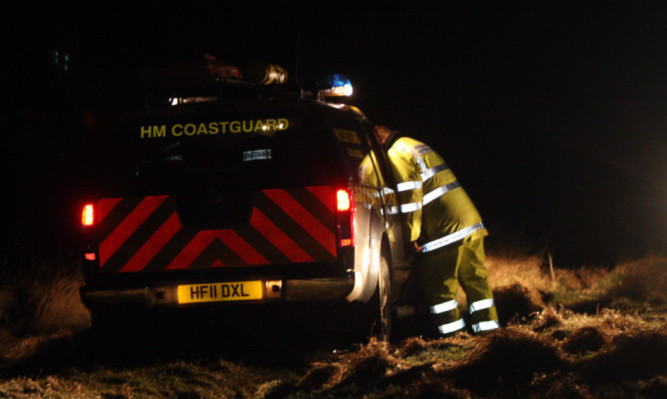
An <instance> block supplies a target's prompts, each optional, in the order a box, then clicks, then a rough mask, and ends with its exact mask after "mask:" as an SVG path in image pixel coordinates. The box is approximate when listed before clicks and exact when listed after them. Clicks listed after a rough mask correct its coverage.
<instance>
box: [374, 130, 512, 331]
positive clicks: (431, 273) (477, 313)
mask: <svg viewBox="0 0 667 399" xmlns="http://www.w3.org/2000/svg"><path fill="white" fill-rule="evenodd" d="M375 134H376V136H377V138H378V141H379V142H380V143H381V144H382V145H383V147H384V149H385V150H386V151H387V155H388V158H389V161H390V164H391V165H390V166H391V169H392V174H393V176H394V179H395V180H396V184H397V186H396V189H397V195H398V202H399V208H400V212H401V214H402V215H403V219H404V224H405V226H406V229H407V231H406V237H405V239H409V240H410V241H411V242H412V243H413V246H414V248H415V250H416V251H417V252H419V254H420V255H419V256H420V257H421V259H420V263H421V266H420V271H419V283H420V285H421V288H422V291H423V293H424V296H425V297H426V300H427V301H428V302H429V305H430V312H431V316H432V318H433V320H434V322H435V324H436V326H437V328H438V331H439V333H440V334H441V335H449V334H453V333H456V332H458V331H460V330H463V329H465V328H466V322H465V320H464V319H463V315H462V312H461V308H460V306H459V304H458V302H457V301H456V293H457V291H458V286H459V283H460V284H461V287H462V288H463V290H464V291H465V294H466V297H467V302H468V310H469V312H470V326H469V327H470V330H471V331H472V332H473V333H480V332H484V331H489V330H493V329H496V328H498V327H499V324H498V313H497V310H496V307H495V305H494V302H493V293H492V291H491V287H490V286H489V280H488V271H487V269H486V267H485V266H484V237H485V236H486V235H488V233H487V231H486V228H485V227H484V224H483V223H482V218H481V217H480V215H479V213H478V212H477V209H476V208H475V206H474V205H473V203H472V201H471V200H470V198H469V197H468V195H467V194H466V192H465V191H464V190H463V188H462V187H461V185H460V184H459V182H458V181H457V180H456V177H455V176H454V174H453V173H452V171H451V170H450V169H449V167H448V166H447V165H446V164H445V162H444V160H443V159H442V157H440V155H438V154H437V153H436V152H435V151H433V149H431V147H429V146H428V145H426V144H424V143H422V142H420V141H417V140H414V139H412V138H409V137H402V136H401V135H400V134H399V133H398V132H396V131H391V130H389V129H388V128H387V127H386V126H382V125H378V126H376V127H375Z"/></svg>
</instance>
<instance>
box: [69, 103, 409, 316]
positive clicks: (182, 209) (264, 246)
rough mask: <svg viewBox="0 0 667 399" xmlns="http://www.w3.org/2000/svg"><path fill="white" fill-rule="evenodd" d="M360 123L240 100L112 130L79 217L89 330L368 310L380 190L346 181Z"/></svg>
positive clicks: (316, 109) (362, 147)
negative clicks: (239, 314)
mask: <svg viewBox="0 0 667 399" xmlns="http://www.w3.org/2000/svg"><path fill="white" fill-rule="evenodd" d="M362 119H363V118H361V116H360V114H358V113H357V112H354V111H352V110H345V109H338V108H336V107H332V106H329V105H325V104H322V103H319V102H315V101H303V100H298V99H295V100H285V101H282V100H281V101H270V100H258V99H256V98H249V99H243V100H237V101H234V102H233V103H226V102H223V101H210V102H195V103H192V104H181V105H179V106H176V107H165V108H162V109H159V110H157V111H152V112H146V113H142V114H138V115H135V116H133V117H130V118H128V119H127V120H126V121H124V123H123V124H121V125H120V127H119V128H118V129H116V130H114V132H113V134H111V135H107V136H106V137H105V138H104V140H103V141H101V142H100V143H98V148H97V149H96V150H95V151H98V152H99V158H98V163H99V165H100V168H99V170H98V177H96V184H95V188H94V189H93V188H92V186H91V189H90V192H91V195H90V198H88V199H87V200H86V201H85V204H83V205H84V206H83V207H82V225H83V226H84V235H85V240H86V242H85V259H86V261H85V275H86V286H85V287H83V288H82V291H81V292H82V298H83V301H84V303H85V304H86V306H88V307H89V309H90V310H91V313H92V315H93V323H94V324H95V323H97V322H101V320H103V319H104V318H105V317H106V316H107V315H109V314H110V312H113V313H114V314H118V312H123V311H126V310H127V311H137V310H151V309H173V308H180V309H188V308H191V309H199V310H201V309H207V308H210V309H211V311H213V309H216V311H220V308H223V311H224V308H225V307H228V306H231V307H233V306H238V305H254V304H265V303H279V302H281V303H282V302H308V301H323V300H347V301H368V300H369V299H370V298H371V296H372V295H373V293H374V292H375V289H376V287H377V281H378V268H377V264H378V263H379V253H380V250H381V249H380V246H381V242H382V237H383V234H384V227H383V226H384V225H385V224H384V221H383V220H384V216H383V213H384V212H383V208H382V206H383V205H382V203H381V201H380V198H381V196H382V190H381V188H379V187H373V186H372V185H368V184H366V183H365V182H362V181H360V178H359V175H360V173H359V168H360V165H361V164H362V163H363V162H364V160H366V163H368V162H369V157H368V154H369V152H370V148H369V141H368V135H369V134H371V133H370V132H371V130H370V127H369V126H368V125H367V124H366V123H365V122H364V121H363V120H362ZM104 154H109V155H110V156H105V155H104ZM371 168H373V166H371ZM372 173H374V174H376V173H378V172H377V171H373V172H372ZM399 227H400V226H399Z"/></svg>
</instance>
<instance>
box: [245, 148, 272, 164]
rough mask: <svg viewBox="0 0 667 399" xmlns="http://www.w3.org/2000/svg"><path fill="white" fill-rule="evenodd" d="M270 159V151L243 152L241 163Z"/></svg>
mask: <svg viewBox="0 0 667 399" xmlns="http://www.w3.org/2000/svg"><path fill="white" fill-rule="evenodd" d="M268 159H271V149H265V150H252V151H244V152H243V162H250V161H261V160H268Z"/></svg>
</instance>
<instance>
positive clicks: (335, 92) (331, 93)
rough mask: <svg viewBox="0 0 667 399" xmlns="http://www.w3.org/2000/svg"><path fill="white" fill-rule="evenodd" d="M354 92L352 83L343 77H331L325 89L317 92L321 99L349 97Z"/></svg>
mask: <svg viewBox="0 0 667 399" xmlns="http://www.w3.org/2000/svg"><path fill="white" fill-rule="evenodd" d="M353 92H354V89H353V88H352V82H350V79H348V78H347V77H345V76H343V75H338V74H336V75H331V77H330V81H329V84H328V85H327V87H326V88H324V89H322V90H320V91H319V94H320V96H321V97H349V96H351V95H352V93H353Z"/></svg>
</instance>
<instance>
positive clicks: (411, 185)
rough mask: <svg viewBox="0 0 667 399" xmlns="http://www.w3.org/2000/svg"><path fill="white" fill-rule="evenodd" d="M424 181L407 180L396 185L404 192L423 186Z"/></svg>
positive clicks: (399, 190)
mask: <svg viewBox="0 0 667 399" xmlns="http://www.w3.org/2000/svg"><path fill="white" fill-rule="evenodd" d="M421 186H422V182H420V181H406V182H403V183H398V184H397V185H396V189H397V190H398V192H399V193H400V192H403V191H408V190H415V189H418V188H421Z"/></svg>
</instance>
